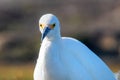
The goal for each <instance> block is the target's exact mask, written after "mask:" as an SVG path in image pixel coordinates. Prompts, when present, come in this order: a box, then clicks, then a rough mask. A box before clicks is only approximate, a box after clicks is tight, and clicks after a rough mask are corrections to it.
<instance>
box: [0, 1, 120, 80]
mask: <svg viewBox="0 0 120 80" xmlns="http://www.w3.org/2000/svg"><path fill="white" fill-rule="evenodd" d="M46 13H53V14H55V15H56V16H57V17H58V18H59V20H60V22H61V34H62V36H70V37H74V38H76V39H79V40H80V41H82V42H83V43H84V44H86V45H87V46H88V47H89V48H90V49H91V50H92V51H94V52H95V53H96V54H97V55H98V56H99V57H100V58H101V59H103V60H104V61H105V63H106V64H107V65H108V66H109V67H110V68H111V69H112V71H113V72H117V71H118V70H120V1H119V0H69V1H68V0H59V1H58V0H51V1H50V0H0V80H33V71H34V66H35V63H36V59H37V56H38V52H39V48H40V44H41V41H40V37H41V34H40V32H39V28H38V21H39V18H40V17H41V16H42V15H43V14H46Z"/></svg>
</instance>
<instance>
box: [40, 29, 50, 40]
mask: <svg viewBox="0 0 120 80" xmlns="http://www.w3.org/2000/svg"><path fill="white" fill-rule="evenodd" d="M50 30H51V29H50V28H49V27H45V28H44V29H43V33H42V37H41V41H43V39H44V38H45V36H46V35H47V34H48V32H49V31H50Z"/></svg>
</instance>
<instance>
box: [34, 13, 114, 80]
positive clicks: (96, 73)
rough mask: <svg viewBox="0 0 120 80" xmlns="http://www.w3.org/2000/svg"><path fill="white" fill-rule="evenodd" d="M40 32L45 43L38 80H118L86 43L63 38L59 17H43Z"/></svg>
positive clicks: (39, 60)
mask: <svg viewBox="0 0 120 80" xmlns="http://www.w3.org/2000/svg"><path fill="white" fill-rule="evenodd" d="M39 29H40V32H41V34H42V36H41V40H42V43H41V48H40V51H39V56H38V59H37V63H36V66H35V70H34V80H115V76H114V74H113V72H112V71H111V70H110V69H109V68H108V66H107V65H106V64H105V63H104V62H103V61H102V60H101V59H100V58H99V57H98V56H97V55H96V54H94V52H92V51H91V50H90V49H89V48H88V47H87V46H85V45H84V44H83V43H82V42H80V41H78V40H76V39H74V38H70V37H61V34H60V23H59V20H58V18H57V17H56V16H55V15H53V14H45V15H43V16H42V17H41V18H40V20H39Z"/></svg>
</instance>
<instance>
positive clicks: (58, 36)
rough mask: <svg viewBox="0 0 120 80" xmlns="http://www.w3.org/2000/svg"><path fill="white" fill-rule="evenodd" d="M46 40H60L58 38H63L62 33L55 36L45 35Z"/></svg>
mask: <svg viewBox="0 0 120 80" xmlns="http://www.w3.org/2000/svg"><path fill="white" fill-rule="evenodd" d="M44 40H45V41H46V40H47V41H51V42H53V41H58V40H61V35H60V34H59V35H54V36H53V37H45V39H44Z"/></svg>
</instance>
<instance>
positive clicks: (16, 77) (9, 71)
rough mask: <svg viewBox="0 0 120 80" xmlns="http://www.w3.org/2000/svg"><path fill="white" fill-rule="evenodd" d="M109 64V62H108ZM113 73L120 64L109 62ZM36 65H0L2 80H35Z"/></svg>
mask: <svg viewBox="0 0 120 80" xmlns="http://www.w3.org/2000/svg"><path fill="white" fill-rule="evenodd" d="M106 62H107V61H106ZM107 65H108V66H109V67H110V68H111V70H112V71H113V72H117V71H118V70H120V67H119V66H120V64H115V63H112V64H111V63H110V62H107ZM34 66H35V64H32V63H30V64H18V65H16V64H15V65H8V64H2V65H0V80H33V71H34Z"/></svg>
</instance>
